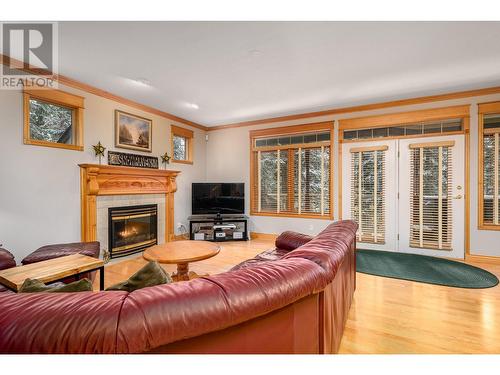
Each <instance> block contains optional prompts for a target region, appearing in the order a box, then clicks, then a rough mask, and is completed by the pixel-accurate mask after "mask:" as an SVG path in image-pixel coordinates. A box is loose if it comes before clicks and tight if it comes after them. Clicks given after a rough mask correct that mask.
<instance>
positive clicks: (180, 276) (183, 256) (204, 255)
mask: <svg viewBox="0 0 500 375" xmlns="http://www.w3.org/2000/svg"><path fill="white" fill-rule="evenodd" d="M219 251H220V246H219V245H217V244H215V243H213V242H208V241H173V242H167V243H165V244H162V245H155V246H152V247H150V248H149V249H147V250H146V251H144V253H143V257H144V258H145V259H147V260H156V261H157V262H159V263H165V264H177V274H175V275H172V277H173V278H174V279H175V280H176V281H184V280H189V279H190V276H191V278H194V277H197V276H198V275H196V274H195V273H194V272H189V263H191V262H198V261H200V260H204V259H208V258H211V257H213V256H216V255H217V254H219ZM190 274H191V275H190Z"/></svg>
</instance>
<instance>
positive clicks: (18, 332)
mask: <svg viewBox="0 0 500 375" xmlns="http://www.w3.org/2000/svg"><path fill="white" fill-rule="evenodd" d="M356 230H357V225H356V224H355V223H354V222H352V221H340V222H336V223H333V224H331V225H330V226H328V227H327V228H326V229H325V230H324V231H322V232H321V233H320V234H319V235H317V236H316V237H314V238H310V237H308V236H303V235H297V234H293V233H290V232H286V233H284V234H282V235H281V236H280V237H279V238H278V240H277V248H276V249H274V250H272V251H267V252H264V253H262V254H260V255H258V256H257V257H255V258H254V259H251V260H248V261H245V262H243V263H242V264H240V265H238V266H236V267H234V268H233V269H232V270H231V271H229V272H225V273H222V274H218V275H213V276H208V277H202V278H198V279H194V280H191V281H187V282H178V283H173V284H168V285H160V286H156V287H150V288H144V289H141V290H137V291H135V292H132V293H127V292H118V291H117V292H82V293H54V294H52V293H35V294H15V293H0V352H1V353H145V352H153V353H335V352H337V350H338V347H339V344H340V340H341V337H342V332H343V329H344V325H345V322H346V319H347V314H348V311H349V307H350V305H351V301H352V297H353V294H354V290H355V287H356V264H355V233H356Z"/></svg>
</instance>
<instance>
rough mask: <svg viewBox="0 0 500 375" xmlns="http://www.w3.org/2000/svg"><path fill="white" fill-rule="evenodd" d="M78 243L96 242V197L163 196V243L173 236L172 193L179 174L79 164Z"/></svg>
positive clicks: (176, 172) (165, 171)
mask: <svg viewBox="0 0 500 375" xmlns="http://www.w3.org/2000/svg"><path fill="white" fill-rule="evenodd" d="M79 166H80V197H81V224H82V225H81V227H82V241H96V238H97V212H96V210H97V207H96V198H97V196H98V195H125V194H165V215H166V217H165V223H166V224H165V225H166V228H165V241H166V242H168V241H171V240H172V239H173V237H174V193H175V192H176V191H177V183H176V180H175V179H176V177H177V175H178V174H179V173H180V172H179V171H169V170H159V169H147V168H132V167H117V166H112V165H97V164H80V165H79Z"/></svg>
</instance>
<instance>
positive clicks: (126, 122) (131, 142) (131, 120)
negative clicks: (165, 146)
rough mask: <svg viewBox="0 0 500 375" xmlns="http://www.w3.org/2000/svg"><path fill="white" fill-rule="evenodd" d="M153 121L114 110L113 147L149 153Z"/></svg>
mask: <svg viewBox="0 0 500 375" xmlns="http://www.w3.org/2000/svg"><path fill="white" fill-rule="evenodd" d="M152 131H153V121H152V120H149V119H147V118H144V117H140V116H136V115H132V114H130V113H127V112H122V111H119V110H115V146H116V147H120V148H128V149H131V150H138V151H146V152H151V150H152V141H151V140H152Z"/></svg>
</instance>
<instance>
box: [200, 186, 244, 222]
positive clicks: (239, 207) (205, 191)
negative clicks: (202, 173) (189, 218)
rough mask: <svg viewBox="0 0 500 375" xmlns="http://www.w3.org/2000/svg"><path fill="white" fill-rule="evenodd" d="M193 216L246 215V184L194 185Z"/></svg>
mask: <svg viewBox="0 0 500 375" xmlns="http://www.w3.org/2000/svg"><path fill="white" fill-rule="evenodd" d="M192 212H193V215H217V214H221V215H228V214H244V213H245V184H244V183H210V182H208V183H193V187H192Z"/></svg>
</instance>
